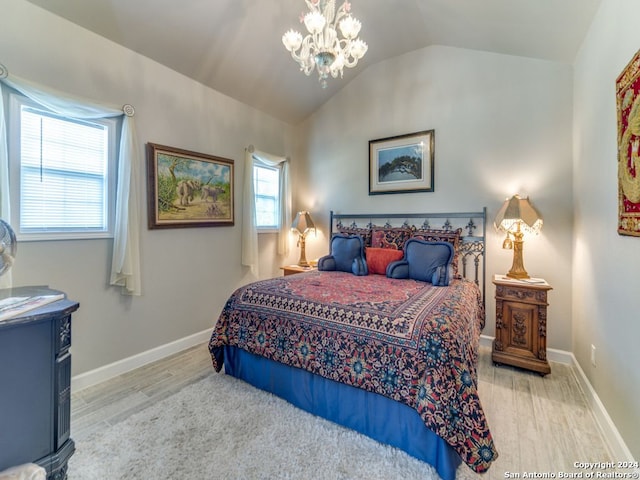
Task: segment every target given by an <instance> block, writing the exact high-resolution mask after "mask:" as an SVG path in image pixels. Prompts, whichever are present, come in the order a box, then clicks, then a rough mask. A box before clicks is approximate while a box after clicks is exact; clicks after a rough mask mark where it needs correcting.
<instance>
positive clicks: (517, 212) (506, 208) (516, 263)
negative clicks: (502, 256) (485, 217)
mask: <svg viewBox="0 0 640 480" xmlns="http://www.w3.org/2000/svg"><path fill="white" fill-rule="evenodd" d="M494 226H495V227H496V228H497V229H498V230H501V231H503V232H506V233H507V238H505V240H504V242H503V243H502V248H505V249H513V265H512V266H511V270H509V273H507V277H510V278H516V279H523V278H529V274H528V273H527V271H526V270H525V268H524V262H523V260H522V246H523V244H524V241H523V236H524V233H535V234H537V233H539V232H540V229H541V228H542V217H541V216H540V214H539V213H538V211H537V210H536V209H535V208H534V207H533V205H531V202H530V201H529V197H527V198H520V196H519V195H514V196H513V197H511V198H507V199H506V200H505V202H504V204H503V205H502V208H500V211H499V212H498V214H497V215H496V219H495V221H494ZM511 237H513V240H512V239H511Z"/></svg>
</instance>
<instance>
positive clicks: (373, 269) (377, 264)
mask: <svg viewBox="0 0 640 480" xmlns="http://www.w3.org/2000/svg"><path fill="white" fill-rule="evenodd" d="M365 256H366V257H367V268H368V269H369V273H374V274H377V275H385V274H386V273H387V266H388V265H389V264H390V263H391V262H394V261H396V260H401V259H402V257H403V256H404V252H403V251H402V250H395V249H392V248H373V247H369V248H367V249H366V250H365Z"/></svg>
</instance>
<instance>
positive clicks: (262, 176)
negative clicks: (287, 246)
mask: <svg viewBox="0 0 640 480" xmlns="http://www.w3.org/2000/svg"><path fill="white" fill-rule="evenodd" d="M280 172H281V169H280V168H278V167H268V166H264V165H256V163H255V162H254V164H253V190H254V193H255V197H256V225H257V227H258V230H259V231H262V232H265V231H275V230H278V229H279V228H280Z"/></svg>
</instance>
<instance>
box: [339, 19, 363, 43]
mask: <svg viewBox="0 0 640 480" xmlns="http://www.w3.org/2000/svg"><path fill="white" fill-rule="evenodd" d="M361 27H362V24H361V23H360V22H359V21H358V20H356V19H355V18H353V17H352V16H351V15H349V16H348V17H346V18H343V19H342V20H341V21H340V31H341V32H342V35H343V36H344V37H345V38H348V39H349V40H353V39H354V38H356V37H357V36H358V33H360V28H361Z"/></svg>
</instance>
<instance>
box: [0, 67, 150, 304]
mask: <svg viewBox="0 0 640 480" xmlns="http://www.w3.org/2000/svg"><path fill="white" fill-rule="evenodd" d="M1 70H2V69H0V71H1ZM5 72H6V70H5ZM0 82H1V83H0V87H2V86H3V85H7V86H9V87H11V88H13V89H15V90H17V91H19V92H20V93H22V94H23V95H25V96H27V97H28V98H30V99H31V100H33V101H35V102H37V103H38V104H40V105H42V106H43V107H46V108H48V109H49V110H52V111H53V112H55V113H57V114H59V115H64V116H66V117H70V118H76V119H86V120H89V119H96V118H105V117H117V116H122V131H121V136H120V150H119V154H118V181H117V185H116V189H117V194H116V215H115V222H116V224H115V231H114V239H113V254H112V255H113V256H112V262H111V275H110V279H109V282H110V284H111V285H116V286H121V287H123V288H122V293H125V294H128V295H140V294H141V293H142V291H141V282H140V249H139V236H140V232H139V230H140V222H139V219H138V215H139V211H140V210H139V204H138V197H139V194H138V184H139V183H138V165H139V164H140V161H141V160H140V159H139V154H140V152H139V150H138V146H137V138H136V134H135V125H134V120H133V115H134V110H133V107H132V106H131V105H124V106H123V107H113V106H105V105H99V104H95V103H92V102H88V101H86V100H83V99H80V98H76V97H72V96H70V95H67V94H65V93H62V92H58V91H54V90H51V89H48V88H46V87H43V86H41V85H37V84H34V83H32V82H29V81H27V80H24V79H21V78H18V77H15V76H13V75H12V76H10V77H8V76H7V77H6V78H0ZM6 127H7V123H6V121H5V118H4V108H0V128H1V129H2V131H1V132H0V143H2V145H0V186H1V187H2V189H1V191H0V205H1V207H2V212H1V213H2V217H3V218H5V219H7V220H8V219H9V218H10V217H9V213H10V211H9V173H8V172H9V170H8V166H9V160H8V157H7V141H6V139H7V136H6V135H7V134H6Z"/></svg>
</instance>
